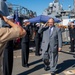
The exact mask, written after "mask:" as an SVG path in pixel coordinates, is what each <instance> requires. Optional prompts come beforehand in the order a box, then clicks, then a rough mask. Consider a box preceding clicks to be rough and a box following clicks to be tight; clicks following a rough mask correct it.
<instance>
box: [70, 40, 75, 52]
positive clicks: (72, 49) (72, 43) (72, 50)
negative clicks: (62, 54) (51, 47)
mask: <svg viewBox="0 0 75 75" xmlns="http://www.w3.org/2000/svg"><path fill="white" fill-rule="evenodd" d="M70 42H71V52H74V42H75V39H74V40H72V39H71V41H70Z"/></svg>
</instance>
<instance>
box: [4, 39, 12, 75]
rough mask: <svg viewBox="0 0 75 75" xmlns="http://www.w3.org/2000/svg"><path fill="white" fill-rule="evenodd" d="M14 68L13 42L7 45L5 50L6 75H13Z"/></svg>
mask: <svg viewBox="0 0 75 75" xmlns="http://www.w3.org/2000/svg"><path fill="white" fill-rule="evenodd" d="M12 68H13V40H11V41H9V42H8V43H7V45H6V47H5V50H4V57H3V73H4V75H12Z"/></svg>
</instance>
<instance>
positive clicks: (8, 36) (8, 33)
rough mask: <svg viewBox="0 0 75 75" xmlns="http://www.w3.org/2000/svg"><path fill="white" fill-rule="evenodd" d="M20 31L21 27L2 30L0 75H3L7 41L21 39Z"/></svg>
mask: <svg viewBox="0 0 75 75" xmlns="http://www.w3.org/2000/svg"><path fill="white" fill-rule="evenodd" d="M19 32H20V29H19V27H12V28H0V75H3V72H2V69H3V66H2V64H3V63H2V60H3V50H4V47H5V45H6V43H7V41H9V40H12V39H15V38H17V37H19V36H20V35H19Z"/></svg>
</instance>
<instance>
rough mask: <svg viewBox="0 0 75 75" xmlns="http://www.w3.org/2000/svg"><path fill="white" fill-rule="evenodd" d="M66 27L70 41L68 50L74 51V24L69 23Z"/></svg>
mask: <svg viewBox="0 0 75 75" xmlns="http://www.w3.org/2000/svg"><path fill="white" fill-rule="evenodd" d="M68 28H69V35H70V43H71V50H70V52H74V45H75V24H74V22H71V23H69V26H68Z"/></svg>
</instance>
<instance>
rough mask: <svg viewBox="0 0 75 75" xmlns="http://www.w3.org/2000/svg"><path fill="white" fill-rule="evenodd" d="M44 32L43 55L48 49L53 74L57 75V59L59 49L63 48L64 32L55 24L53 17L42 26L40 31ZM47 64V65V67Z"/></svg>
mask: <svg viewBox="0 0 75 75" xmlns="http://www.w3.org/2000/svg"><path fill="white" fill-rule="evenodd" d="M38 32H39V33H42V32H43V38H42V44H41V49H42V56H43V57H44V53H45V52H46V51H47V50H48V54H49V61H50V72H51V75H55V71H56V66H57V61H58V51H61V49H62V33H61V29H60V28H58V27H56V26H55V25H54V19H53V18H51V19H49V20H48V22H47V26H44V27H41V28H40V29H39V31H38ZM46 68H47V66H46V65H45V69H46Z"/></svg>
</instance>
